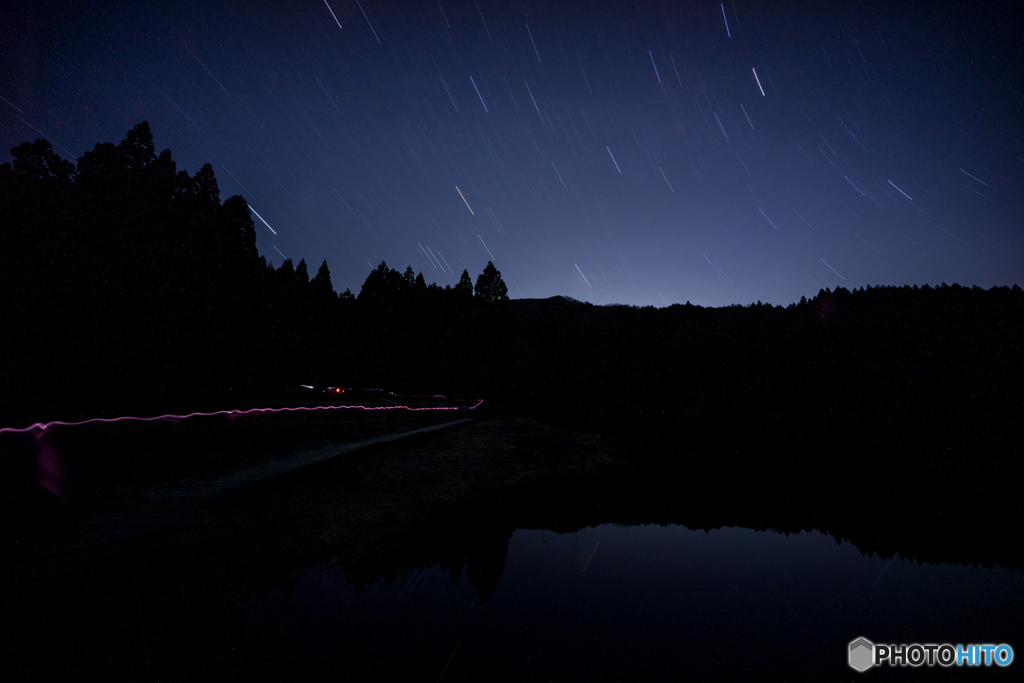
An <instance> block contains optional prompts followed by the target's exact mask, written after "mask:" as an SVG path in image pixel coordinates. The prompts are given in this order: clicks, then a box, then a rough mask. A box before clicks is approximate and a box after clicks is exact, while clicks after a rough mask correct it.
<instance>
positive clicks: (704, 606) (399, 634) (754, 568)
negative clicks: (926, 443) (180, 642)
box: [203, 525, 1024, 681]
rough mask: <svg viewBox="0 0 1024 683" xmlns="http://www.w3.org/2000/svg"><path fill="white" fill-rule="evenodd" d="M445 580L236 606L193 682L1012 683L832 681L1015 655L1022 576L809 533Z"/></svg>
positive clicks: (556, 542)
mask: <svg viewBox="0 0 1024 683" xmlns="http://www.w3.org/2000/svg"><path fill="white" fill-rule="evenodd" d="M499 569H500V567H499ZM467 571H468V572H469V574H468V575H467ZM453 574H456V572H452V571H449V570H448V569H443V568H441V567H440V566H436V565H435V566H425V567H413V568H411V569H409V570H407V571H405V572H404V573H401V574H399V575H398V578H397V579H396V580H394V581H393V582H391V583H390V585H389V583H388V582H387V581H385V580H384V579H381V580H378V581H377V582H376V583H371V584H369V585H366V586H363V587H362V588H361V589H360V590H358V591H357V590H356V589H355V588H354V587H353V585H352V584H350V583H349V582H348V581H346V579H345V578H344V574H342V573H341V572H339V571H337V570H336V569H334V568H331V567H328V568H321V569H317V570H315V571H308V572H306V573H304V574H299V575H297V576H296V577H295V579H294V580H293V581H291V582H290V583H289V584H288V585H284V586H278V587H276V588H274V589H272V590H270V591H269V592H267V593H265V594H264V595H262V596H260V597H258V598H255V599H252V600H251V601H250V602H249V603H248V605H247V608H246V627H245V630H244V633H238V634H236V635H235V636H234V637H233V638H231V639H230V640H229V641H227V642H223V643H221V644H220V645H219V646H218V648H217V650H216V651H213V652H209V653H208V656H207V657H206V658H205V663H204V664H203V668H204V671H203V674H205V675H206V676H210V677H217V678H222V677H236V678H244V679H247V680H252V679H278V680H332V681H339V680H340V681H345V680H353V681H355V680H367V681H372V680H389V681H390V680H410V681H412V680H424V681H438V680H441V681H494V680H521V681H633V680H651V681H653V680H683V679H684V678H685V679H690V680H709V679H733V680H735V679H745V680H753V679H779V680H798V679H817V680H860V678H859V677H861V676H864V677H872V676H874V677H881V678H884V679H886V680H892V679H894V678H903V677H908V676H909V677H913V678H920V679H922V680H945V679H947V678H949V677H956V678H958V679H964V678H970V679H971V680H976V679H978V678H979V677H980V678H989V677H991V678H999V679H1000V680H1011V679H1014V678H1016V677H1017V675H1018V674H1019V672H1020V668H1021V666H1022V663H1021V662H1017V661H1015V662H1014V663H1013V664H1011V665H1010V667H1008V668H1007V669H997V668H996V667H992V668H991V669H989V670H984V669H973V670H970V671H968V670H962V669H960V670H958V669H956V668H954V669H951V670H942V669H939V668H938V667H936V668H934V669H929V668H928V667H922V669H921V670H877V669H876V670H872V671H868V672H866V673H864V674H858V673H857V672H855V671H853V670H852V669H850V668H848V666H847V664H846V646H847V644H848V643H849V641H851V640H853V639H854V638H856V637H858V636H864V637H866V638H868V639H869V640H872V641H874V642H882V643H903V642H919V643H932V642H936V643H944V642H950V643H953V644H956V643H964V644H966V643H1008V644H1010V645H1012V646H1013V647H1014V649H1015V651H1017V652H1018V653H1021V652H1024V649H1022V647H1021V646H1022V645H1024V643H1021V635H1022V625H1021V619H1022V615H1024V572H1021V571H1020V570H1015V571H1008V570H1005V569H1002V568H998V567H996V568H993V569H985V568H983V567H972V566H960V565H928V564H919V563H917V562H914V561H912V560H906V559H902V558H900V557H898V556H897V557H895V558H881V557H879V556H877V555H863V554H862V553H861V552H860V551H859V550H858V549H857V548H856V547H854V546H853V545H851V544H850V543H842V544H840V543H837V542H836V540H835V539H834V538H832V537H831V536H827V535H824V534H821V533H819V532H816V531H814V532H803V533H799V534H792V535H782V534H779V533H776V532H772V531H753V530H750V529H744V528H721V529H714V530H711V531H709V532H705V531H703V530H696V531H695V530H690V529H687V528H685V527H682V526H676V525H669V526H657V525H647V526H628V527H627V526H617V525H602V526H597V527H588V528H584V529H581V530H580V531H578V532H573V533H564V534H559V533H554V532H551V531H545V530H536V529H518V530H516V531H515V532H514V533H513V534H512V537H511V539H510V540H509V541H508V550H507V556H506V557H505V560H504V569H503V571H500V579H498V581H497V585H496V586H492V587H491V588H486V587H484V588H483V589H482V595H481V594H478V590H481V586H480V585H478V586H476V587H474V586H473V585H472V581H471V579H472V578H473V574H472V566H470V569H469V570H464V571H463V572H462V574H461V575H455V576H454V578H453ZM477 583H478V584H480V583H481V581H479V580H478V581H477ZM483 583H487V582H486V581H483ZM490 583H491V584H493V580H492V581H491V582H490ZM491 590H493V592H490V591H491ZM488 593H489V594H488ZM965 674H969V675H965ZM865 680H866V678H865ZM1018 680H1019V679H1018Z"/></svg>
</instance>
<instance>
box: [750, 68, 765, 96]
mask: <svg viewBox="0 0 1024 683" xmlns="http://www.w3.org/2000/svg"><path fill="white" fill-rule="evenodd" d="M751 71H753V72H754V80H755V81H757V89H758V90H760V91H761V97H767V95H765V94H764V88H762V87H761V79H760V78H758V77H757V69H751Z"/></svg>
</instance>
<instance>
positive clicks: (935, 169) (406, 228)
mask: <svg viewBox="0 0 1024 683" xmlns="http://www.w3.org/2000/svg"><path fill="white" fill-rule="evenodd" d="M1020 30H1021V22H1020V13H1019V11H1016V10H1014V9H1012V6H1011V5H1009V4H985V5H982V6H973V5H967V4H964V3H934V4H929V5H926V6H921V5H916V4H915V5H910V4H906V3H897V4H895V5H886V4H877V5H872V4H870V3H864V4H857V5H851V4H849V3H839V2H827V3H819V4H817V5H814V6H811V5H803V4H800V5H789V4H780V3H774V2H756V3H751V2H735V3H730V5H729V7H726V6H725V4H724V3H714V2H699V3H667V2H664V3H648V4H640V5H636V4H635V3H602V2H598V3H541V2H533V3H531V2H513V3H496V2H490V1H486V0H478V1H475V2H472V3H469V2H446V3H443V4H442V3H441V2H430V1H429V0H427V1H423V2H404V1H403V2H388V1H380V0H359V1H358V2H357V1H356V0H351V1H349V0H332V1H331V2H326V1H324V0H316V1H314V0H306V1H297V2H281V3H266V4H264V3H256V4H253V3H242V2H216V1H213V2H208V3H201V4H198V5H195V6H189V7H188V9H187V10H183V8H182V6H178V5H176V4H174V3H166V4H157V3H134V4H128V3H111V2H100V3H97V4H87V5H78V4H66V3H36V4H32V5H27V6H25V7H17V8H5V9H3V10H0V149H2V153H0V163H2V162H6V161H9V160H10V158H11V157H10V154H9V150H10V149H11V148H12V147H14V146H16V145H18V144H20V143H21V142H25V141H29V140H35V139H37V138H40V137H42V138H45V139H47V140H49V141H50V142H51V144H52V145H53V147H54V150H55V151H56V152H57V153H59V154H61V155H63V156H65V158H68V159H70V160H72V161H73V160H74V157H75V156H81V155H82V154H83V153H84V152H85V151H86V150H88V149H91V148H92V147H93V146H94V145H95V144H96V143H98V142H107V141H112V142H118V141H120V140H121V139H122V138H123V137H124V135H125V133H126V132H127V131H128V130H129V129H130V128H131V127H132V126H134V125H135V124H136V123H138V122H139V121H142V120H147V121H149V123H150V126H151V127H152V129H153V132H154V137H155V143H156V146H157V150H158V151H159V150H162V149H165V148H169V149H171V151H172V153H173V155H174V158H175V161H176V162H177V164H178V167H179V168H183V169H186V170H188V171H190V172H192V173H194V172H195V171H197V170H198V169H199V168H200V167H201V166H202V165H203V164H205V163H210V164H211V165H212V166H213V168H214V169H215V171H216V173H217V180H218V183H219V186H220V190H221V198H222V199H226V198H227V197H228V196H230V195H234V194H241V195H242V196H244V197H245V198H246V200H247V201H248V202H249V203H250V204H251V205H252V206H253V207H258V210H259V213H258V214H257V213H256V209H253V217H254V218H256V219H257V221H256V224H257V228H258V229H257V239H258V248H259V250H260V253H261V254H262V255H263V256H264V257H266V258H267V259H268V260H269V261H273V262H274V263H275V264H277V265H280V263H281V262H282V260H283V258H282V256H283V254H288V255H290V256H291V258H293V259H294V260H295V261H298V260H299V259H300V258H304V259H305V260H306V261H307V263H311V264H316V263H319V262H320V261H321V260H323V259H327V261H328V263H329V264H330V268H331V273H332V276H333V278H334V284H335V287H336V288H337V289H338V290H343V289H345V288H346V287H348V288H351V289H352V291H353V292H355V293H357V294H358V292H359V288H360V286H361V285H362V283H363V280H364V279H365V278H366V276H367V274H368V273H369V267H368V265H367V264H368V263H370V264H377V263H379V262H381V261H387V263H388V265H389V266H391V267H394V268H399V269H404V268H405V266H406V265H411V266H412V267H413V269H414V270H416V271H422V272H423V273H424V275H425V277H427V280H428V282H429V281H431V279H433V281H436V282H437V283H438V284H440V285H441V286H444V285H454V284H455V283H456V282H457V281H458V276H459V275H460V274H461V273H462V271H463V270H464V269H466V270H469V272H470V273H471V275H473V276H474V277H475V275H476V274H477V273H479V272H480V271H481V270H482V269H483V267H484V265H485V264H486V263H487V261H488V260H493V261H494V263H495V265H496V266H497V267H498V268H499V269H500V270H501V272H502V275H503V277H504V278H505V279H506V280H508V281H510V282H511V281H514V282H515V283H518V284H516V285H515V292H516V293H517V294H519V295H520V296H525V297H548V296H553V295H557V294H562V295H568V296H572V297H575V298H578V299H581V300H586V301H590V302H593V303H598V304H605V303H624V304H633V305H656V306H663V305H665V304H666V303H675V302H680V303H682V302H686V301H691V302H693V303H695V304H701V305H706V306H722V305H728V304H732V303H744V304H745V303H749V302H751V301H755V300H760V301H764V302H770V303H773V304H783V305H785V304H788V303H789V302H791V301H795V300H798V299H799V298H800V297H801V296H802V295H807V296H812V295H814V294H816V293H817V291H818V290H819V289H820V288H826V287H832V288H834V287H837V286H844V287H848V288H849V287H859V286H861V285H867V284H872V285H875V284H891V285H904V284H924V283H929V284H933V285H934V284H938V283H941V282H949V283H953V282H957V283H959V284H963V285H978V286H982V287H985V288H987V287H991V286H993V285H1008V284H1014V283H1015V282H1020V281H1021V280H1022V279H1024V278H1022V277H1021V275H1022V274H1024V268H1022V266H1024V258H1022V248H1024V240H1022V232H1021V225H1022V222H1021V220H1020V218H1019V216H1020V215H1021V210H1022V208H1024V207H1022V201H1024V197H1022V193H1021V188H1022V181H1024V116H1022V115H1021V113H1022V108H1024V95H1022V94H1021V93H1022V92H1024V61H1022V60H1021V54H1020V47H1019V41H1018V40H1017V37H1018V36H1019V34H1020ZM669 67H671V70H670V68H669ZM661 71H665V72H666V77H665V78H664V79H663V78H661V74H660V72H661ZM744 123H746V124H747V125H746V126H744V125H743V124H744ZM602 149H603V150H605V151H602ZM816 150H817V151H818V152H819V154H818V155H815V154H814V151H816ZM609 162H610V163H609ZM228 169H230V170H228ZM453 189H455V190H456V191H455V192H453V191H452V190H453ZM467 209H468V211H467ZM271 225H273V226H274V227H273V228H270V226H271ZM812 226H813V227H812ZM264 227H265V228H267V229H266V230H264V229H263V228H264ZM474 237H476V238H477V239H473V238H474ZM271 240H273V241H271ZM424 247H426V248H424ZM428 249H429V251H428ZM442 252H443V253H444V254H445V256H444V260H443V259H441V258H439V257H435V258H431V253H434V254H438V255H439V254H440V253H442ZM442 261H443V263H442ZM449 263H450V266H448V267H445V266H446V265H447V264H449ZM708 264H711V266H712V267H711V268H708ZM584 272H586V273H588V276H583V273H584ZM839 273H843V275H842V276H840V275H839ZM581 276H582V277H581Z"/></svg>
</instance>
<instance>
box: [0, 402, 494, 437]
mask: <svg viewBox="0 0 1024 683" xmlns="http://www.w3.org/2000/svg"><path fill="white" fill-rule="evenodd" d="M483 402H484V400H483V399H480V400H478V401H477V402H476V403H475V404H474V405H472V406H437V407H427V408H410V407H409V406H312V407H311V406H297V407H295V408H252V409H250V410H218V411H215V412H212V413H189V414H188V415H158V416H156V417H134V416H130V415H125V416H122V417H94V418H90V419H88V420H81V421H80V422H63V421H61V420H54V421H53V422H46V423H43V422H36V423H35V424H33V425H29V426H28V427H21V428H16V427H3V428H0V434H3V433H5V432H9V433H12V434H23V433H26V432H32V431H35V430H39V431H41V432H45V431H46V430H47V429H50V428H51V427H78V426H81V425H85V424H90V423H92V422H127V421H133V422H156V421H157V420H184V419H186V418H190V417H212V416H214V415H249V414H251V413H280V412H285V411H287V412H295V411H299V410H306V411H314V410H355V409H358V410H409V411H412V412H420V411H424V410H459V409H460V408H467V409H468V410H476V408H477V407H479V406H480V404H481V403H483Z"/></svg>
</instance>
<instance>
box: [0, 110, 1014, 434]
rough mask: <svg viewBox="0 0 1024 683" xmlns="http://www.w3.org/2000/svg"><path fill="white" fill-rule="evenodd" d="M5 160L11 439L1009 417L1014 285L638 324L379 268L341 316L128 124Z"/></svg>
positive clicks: (482, 278) (205, 174)
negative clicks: (363, 420) (306, 417)
mask: <svg viewBox="0 0 1024 683" xmlns="http://www.w3.org/2000/svg"><path fill="white" fill-rule="evenodd" d="M11 155H12V158H13V161H12V162H11V163H9V164H3V165H2V166H0V205H2V206H3V211H0V305H2V307H3V308H2V311H0V313H2V314H3V320H4V321H5V322H4V324H3V325H2V329H0V399H2V404H0V410H2V412H3V415H4V417H5V418H7V417H10V416H17V418H18V419H21V420H25V419H28V420H34V419H44V418H50V417H53V416H56V415H57V414H60V415H64V414H65V413H66V414H69V415H70V413H71V412H74V410H77V411H79V412H80V413H87V414H90V415H95V414H97V412H98V411H100V407H103V411H104V412H106V411H107V410H108V409H109V410H113V409H115V408H118V407H119V408H122V409H126V410H133V409H134V410H137V407H138V403H139V402H140V401H145V400H152V399H167V400H180V401H183V402H186V403H187V402H189V401H192V402H195V401H198V400H201V399H202V400H205V399H207V398H210V397H223V398H232V400H235V399H239V398H244V399H246V400H252V401H256V400H257V399H260V400H262V399H266V398H268V397H275V398H276V397H280V396H281V395H286V394H287V393H288V392H290V391H292V390H293V389H295V388H297V387H298V386H299V385H300V384H314V385H318V384H332V385H343V386H386V387H388V388H392V389H394V390H415V391H422V390H429V391H431V392H439V391H443V392H444V393H456V394H464V395H472V396H474V397H487V398H490V399H491V400H492V403H493V402H494V401H496V400H507V401H518V402H521V403H529V404H531V405H548V406H552V407H558V406H563V407H564V406H577V407H579V406H588V405H589V406H607V405H610V404H628V405H631V406H634V407H635V406H638V405H652V406H653V405H657V406H665V405H671V406H689V407H691V408H694V409H715V410H740V409H742V410H757V411H762V412H763V411H780V412H785V411H790V412H794V411H797V412H798V411H810V412H814V413H816V414H822V413H829V412H831V414H852V413H864V412H865V411H883V410H902V411H907V410H918V411H927V410H931V409H935V408H942V409H944V410H946V409H948V410H953V406H959V407H957V408H956V409H957V410H959V411H960V413H961V414H967V412H969V411H967V412H965V411H966V408H963V407H964V406H965V405H967V404H970V405H971V406H974V407H973V408H971V411H974V412H978V411H982V412H984V411H986V410H990V408H991V406H995V405H998V406H1001V407H1002V408H1003V409H1006V408H1007V407H1009V406H1018V407H1019V406H1020V404H1021V395H1020V390H1019V388H1015V387H1020V386H1021V385H1022V384H1021V380H1022V379H1024V376H1022V375H1024V373H1022V367H1024V366H1022V359H1024V353H1022V351H1024V335H1021V334H1020V325H1019V321H1020V320H1022V319H1024V296H1022V292H1021V290H1020V288H1019V287H1017V286H1016V285H1015V286H1014V287H1013V288H1009V287H993V288H991V289H989V290H982V289H980V288H978V287H973V288H966V287H960V286H958V285H952V286H946V285H945V284H943V285H941V286H939V287H929V286H927V285H926V286H923V287H917V286H913V287H909V286H904V287H891V286H885V287H862V288H860V289H857V290H853V291H850V290H846V289H845V288H838V289H836V290H834V291H830V290H827V289H826V290H821V291H820V292H819V293H818V294H817V295H816V296H815V297H814V298H812V299H810V300H806V299H801V302H800V303H794V304H791V305H790V306H788V307H786V308H783V307H779V306H769V305H766V304H761V303H760V302H758V304H755V305H751V306H747V307H744V306H738V305H735V306H731V307H725V308H718V309H711V308H702V307H700V306H692V305H690V304H688V303H687V304H686V305H674V306H669V307H667V308H662V309H654V308H653V307H645V308H639V307H633V306H592V305H589V304H582V303H580V302H576V301H573V300H571V299H568V298H565V297H554V298H552V299H547V300H515V301H510V300H508V292H507V287H506V286H505V284H504V282H503V281H502V279H501V274H500V273H499V272H498V270H497V269H496V268H495V267H494V265H493V263H488V265H487V267H486V268H485V269H484V271H483V272H482V273H480V274H479V276H478V277H477V278H476V282H475V283H473V282H472V280H471V279H470V276H469V273H468V271H464V272H463V274H462V277H461V278H460V279H459V282H458V284H456V285H455V286H454V287H450V286H449V287H445V288H443V289H442V288H440V287H438V286H437V285H436V284H431V285H427V284H426V282H425V279H424V278H423V275H422V273H419V274H416V273H414V271H413V270H412V268H411V267H407V268H406V269H405V271H404V272H399V271H397V270H395V269H393V268H389V267H388V266H387V264H386V263H384V262H382V263H381V264H380V265H379V266H378V267H377V268H375V269H374V270H373V271H372V272H371V273H370V274H369V275H368V276H367V278H366V281H365V282H364V283H363V285H362V288H361V290H360V292H359V294H358V296H356V295H354V294H353V293H352V292H351V291H349V290H345V291H344V292H342V293H341V294H340V295H339V294H337V293H336V292H335V291H334V288H333V286H332V283H331V273H330V269H329V267H328V265H327V262H326V261H324V262H323V263H322V264H321V266H320V267H319V269H318V270H317V272H316V274H315V275H314V276H312V277H310V273H309V272H308V268H307V266H306V263H305V261H300V262H299V263H298V265H294V264H293V263H292V262H291V261H290V260H286V261H285V262H284V263H282V264H281V265H280V266H279V267H274V264H273V263H271V262H268V261H267V260H266V259H265V258H264V257H262V256H260V255H259V254H258V251H257V248H256V233H255V227H254V224H253V220H252V216H251V212H250V210H249V208H248V205H247V204H246V201H245V199H243V198H242V197H240V196H232V197H230V198H228V199H226V200H224V201H221V200H220V192H219V188H218V186H217V181H216V178H215V176H214V173H213V170H212V168H211V167H210V166H209V165H206V166H203V167H202V168H201V169H200V170H199V171H198V172H197V173H195V174H194V175H189V174H188V173H187V172H185V171H183V170H179V169H177V166H176V164H175V162H174V161H173V159H172V157H171V153H170V151H169V150H164V151H163V152H161V153H160V154H159V155H157V154H156V152H155V148H154V146H153V139H152V134H151V132H150V129H149V127H148V125H147V124H146V123H145V122H143V123H140V124H139V125H137V126H135V127H134V128H133V129H132V130H131V131H129V132H128V135H127V136H126V138H125V139H124V140H123V141H121V142H120V143H119V144H117V145H114V144H112V143H100V144H97V145H96V146H95V148H94V149H93V150H90V151H88V152H86V153H85V154H84V155H83V156H82V157H80V158H79V159H78V160H77V164H71V163H70V162H67V161H64V160H63V159H61V158H60V157H59V156H57V155H56V154H55V153H54V152H53V150H52V148H51V146H50V144H49V143H48V142H46V141H45V140H37V141H35V142H32V143H24V144H22V145H19V146H18V147H16V148H14V149H13V150H12V152H11ZM982 406H988V407H982ZM962 408H963V409H962ZM961 409H962V410H961ZM62 410H63V411H65V412H63V413H62V412H60V411H62ZM4 422H5V423H9V422H10V419H5V420H4Z"/></svg>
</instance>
